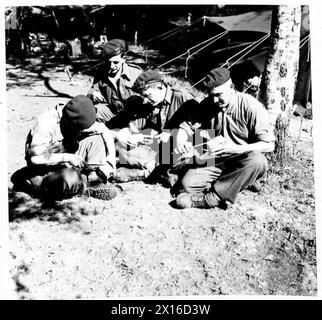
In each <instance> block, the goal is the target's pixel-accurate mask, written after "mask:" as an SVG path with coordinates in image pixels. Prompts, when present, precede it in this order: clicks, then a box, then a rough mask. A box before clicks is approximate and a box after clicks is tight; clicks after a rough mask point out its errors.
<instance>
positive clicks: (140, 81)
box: [132, 70, 163, 92]
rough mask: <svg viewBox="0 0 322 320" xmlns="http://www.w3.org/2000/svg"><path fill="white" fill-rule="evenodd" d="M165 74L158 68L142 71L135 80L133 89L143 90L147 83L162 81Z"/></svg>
mask: <svg viewBox="0 0 322 320" xmlns="http://www.w3.org/2000/svg"><path fill="white" fill-rule="evenodd" d="M162 79H163V76H162V74H161V73H160V72H158V71H157V70H148V71H145V72H143V73H141V74H140V75H139V76H138V78H137V79H136V80H135V82H134V84H133V87H132V89H133V90H134V91H136V92H138V91H140V90H143V89H144V88H145V87H146V85H147V84H149V83H152V82H160V81H162Z"/></svg>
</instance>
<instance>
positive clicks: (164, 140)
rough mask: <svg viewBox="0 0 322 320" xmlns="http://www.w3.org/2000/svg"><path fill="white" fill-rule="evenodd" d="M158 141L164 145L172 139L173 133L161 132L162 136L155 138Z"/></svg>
mask: <svg viewBox="0 0 322 320" xmlns="http://www.w3.org/2000/svg"><path fill="white" fill-rule="evenodd" d="M155 137H156V138H157V139H158V142H159V143H160V142H162V143H167V142H168V141H169V139H170V137H171V133H170V132H161V133H160V134H158V135H156V136H155Z"/></svg>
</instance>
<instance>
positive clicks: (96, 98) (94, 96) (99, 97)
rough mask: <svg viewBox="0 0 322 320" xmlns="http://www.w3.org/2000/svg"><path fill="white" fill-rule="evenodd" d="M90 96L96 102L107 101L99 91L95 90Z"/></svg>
mask: <svg viewBox="0 0 322 320" xmlns="http://www.w3.org/2000/svg"><path fill="white" fill-rule="evenodd" d="M88 96H89V98H90V99H91V100H92V101H93V102H94V103H102V102H106V100H105V98H104V97H103V95H102V94H101V93H100V92H99V91H96V90H94V91H92V92H91V93H90V94H89V95H88Z"/></svg>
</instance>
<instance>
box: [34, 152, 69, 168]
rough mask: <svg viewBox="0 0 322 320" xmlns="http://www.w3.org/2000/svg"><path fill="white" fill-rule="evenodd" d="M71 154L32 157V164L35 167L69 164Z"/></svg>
mask: <svg viewBox="0 0 322 320" xmlns="http://www.w3.org/2000/svg"><path fill="white" fill-rule="evenodd" d="M70 155H71V154H70V153H51V154H49V155H45V154H42V155H38V156H33V157H31V159H30V160H31V163H32V164H34V165H47V166H49V165H55V164H60V163H66V162H69V158H70Z"/></svg>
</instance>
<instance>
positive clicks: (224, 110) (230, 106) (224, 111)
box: [222, 92, 237, 114]
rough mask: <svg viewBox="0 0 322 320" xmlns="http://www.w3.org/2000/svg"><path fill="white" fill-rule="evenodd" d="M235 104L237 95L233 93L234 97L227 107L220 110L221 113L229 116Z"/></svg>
mask: <svg viewBox="0 0 322 320" xmlns="http://www.w3.org/2000/svg"><path fill="white" fill-rule="evenodd" d="M236 104H237V94H236V92H234V95H233V96H232V97H231V99H230V101H229V103H228V106H226V107H225V108H223V109H222V112H223V113H226V114H229V113H230V112H231V111H232V109H233V108H234V107H235V106H236Z"/></svg>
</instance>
